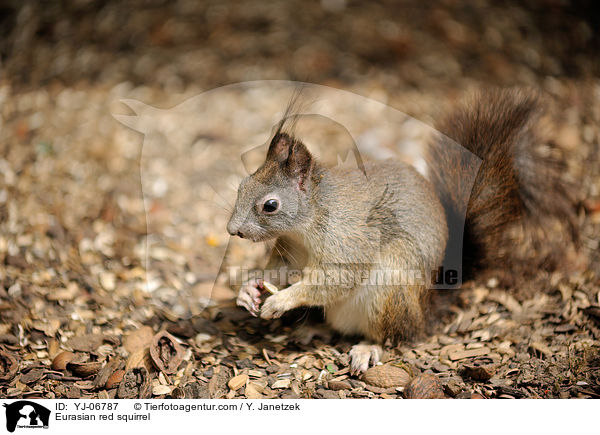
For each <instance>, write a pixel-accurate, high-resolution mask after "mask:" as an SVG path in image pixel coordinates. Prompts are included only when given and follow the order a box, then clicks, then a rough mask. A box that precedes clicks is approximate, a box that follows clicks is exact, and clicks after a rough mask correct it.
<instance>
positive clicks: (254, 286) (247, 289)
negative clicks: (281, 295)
mask: <svg viewBox="0 0 600 435" xmlns="http://www.w3.org/2000/svg"><path fill="white" fill-rule="evenodd" d="M264 291H265V288H264V286H263V280H262V279H259V278H254V279H251V280H249V281H247V282H245V283H244V284H242V287H241V288H240V292H239V293H238V297H237V300H236V304H237V305H238V306H240V307H242V308H245V309H246V310H248V311H249V312H250V314H252V315H253V316H254V317H257V316H258V307H259V306H260V296H261V295H262V294H263V292H264Z"/></svg>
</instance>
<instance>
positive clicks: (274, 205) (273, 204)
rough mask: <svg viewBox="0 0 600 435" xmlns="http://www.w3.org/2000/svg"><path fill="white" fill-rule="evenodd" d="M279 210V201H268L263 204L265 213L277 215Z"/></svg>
mask: <svg viewBox="0 0 600 435" xmlns="http://www.w3.org/2000/svg"><path fill="white" fill-rule="evenodd" d="M278 208H279V201H277V200H276V199H267V200H266V201H265V203H264V204H263V211H264V212H265V213H275V212H276V211H277V209H278Z"/></svg>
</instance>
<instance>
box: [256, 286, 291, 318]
mask: <svg viewBox="0 0 600 435" xmlns="http://www.w3.org/2000/svg"><path fill="white" fill-rule="evenodd" d="M297 306H298V305H297V304H296V303H295V300H294V297H293V295H292V292H291V291H289V290H281V291H279V292H278V293H275V294H274V295H271V296H269V297H268V298H267V299H266V300H265V302H264V303H263V306H262V308H261V310H260V317H262V318H263V319H277V318H279V317H281V316H283V313H285V312H286V311H289V310H291V309H294V308H296V307H297Z"/></svg>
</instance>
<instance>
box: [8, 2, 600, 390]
mask: <svg viewBox="0 0 600 435" xmlns="http://www.w3.org/2000/svg"><path fill="white" fill-rule="evenodd" d="M139 3H140V5H137V7H133V6H131V5H132V4H133V5H135V2H133V3H128V6H124V5H123V4H121V3H120V2H94V1H91V2H72V3H71V2H67V3H66V4H62V3H61V5H62V6H61V7H62V8H64V9H60V8H59V6H58V3H57V4H56V6H52V7H46V6H43V5H38V4H37V3H35V2H26V3H24V4H22V2H16V3H15V4H14V5H13V6H12V7H11V6H7V7H6V10H5V11H4V12H6V13H5V14H3V21H2V24H3V26H5V28H6V29H7V32H6V35H7V37H6V38H4V40H3V41H2V45H1V46H0V53H1V55H2V69H3V74H2V78H1V79H0V80H1V81H0V113H1V119H2V121H1V122H2V125H1V128H0V396H1V397H9V398H16V397H29V398H32V397H46V398H65V397H67V398H80V397H81V398H113V397H121V398H133V397H174V398H182V397H185V398H224V397H227V398H236V397H246V398H276V397H280V398H299V397H301V398H404V397H456V398H597V397H599V396H600V353H599V352H600V256H599V255H598V251H599V239H600V236H599V235H600V164H599V155H600V151H599V145H598V143H599V139H600V127H599V125H600V81H598V79H597V77H598V71H599V70H598V59H597V54H596V55H595V54H594V53H595V52H594V51H593V50H592V47H594V46H595V45H594V44H595V43H597V41H598V35H596V34H595V33H594V22H593V21H590V20H593V17H592V18H590V17H591V16H592V15H593V14H586V13H585V9H582V10H583V11H584V12H581V11H580V10H578V9H575V8H572V9H568V8H567V9H564V10H559V11H558V12H560V13H559V14H558V15H557V14H556V13H554V12H557V11H553V9H552V8H558V6H556V4H554V2H548V5H545V8H546V9H543V10H537V9H535V8H534V7H530V8H527V7H525V6H516V5H515V6H510V5H509V6H505V7H502V8H499V7H497V6H494V5H493V4H492V2H489V3H490V4H487V5H486V4H485V3H486V2H480V3H479V6H478V7H477V8H475V7H459V4H460V2H457V3H456V4H455V3H452V2H451V3H448V4H447V5H445V4H444V3H440V5H439V6H436V7H432V8H423V7H420V6H419V5H418V2H415V4H414V5H411V2H408V3H407V4H406V5H405V7H403V8H394V7H393V6H392V5H387V4H386V3H385V2H383V3H381V4H378V5H371V4H369V3H365V4H364V5H362V4H360V3H355V2H344V1H322V2H314V3H310V4H309V5H305V4H304V3H302V4H301V5H300V4H298V5H294V3H295V2H285V3H284V2H272V3H271V2H256V3H254V2H243V3H238V4H236V6H227V5H224V4H222V3H221V2H203V4H202V5H199V4H197V2H191V1H178V2H173V3H172V4H171V3H170V4H168V5H167V4H166V3H163V2H159V1H151V2H139ZM542 3H544V2H542ZM9 4H10V3H9ZM585 5H586V3H585V2H581V6H585ZM548 8H549V9H548ZM551 12H553V13H551ZM553 17H554V18H553ZM556 17H560V19H558V18H556ZM324 23H329V24H328V25H324ZM298 77H300V78H302V79H304V80H307V81H314V82H318V83H321V84H326V85H330V86H333V87H337V88H342V89H348V90H351V91H353V92H356V93H357V94H360V95H365V96H369V97H372V98H374V99H377V100H379V101H383V102H386V103H388V104H390V105H391V106H393V107H396V108H397V109H399V110H401V111H403V112H405V113H407V114H409V115H411V116H413V117H414V118H416V119H419V120H421V121H423V122H424V123H426V124H432V123H433V120H435V119H437V118H439V117H440V116H441V115H443V113H445V111H446V110H449V107H451V106H452V104H453V103H455V102H456V100H457V99H459V98H460V97H461V96H462V95H464V94H465V93H467V92H468V91H471V90H473V89H478V88H482V87H486V86H489V85H502V86H526V87H535V88H537V89H540V90H541V91H542V92H543V93H544V95H545V96H546V97H547V98H548V101H549V104H550V107H549V109H550V110H549V112H550V115H549V118H548V120H549V121H550V122H549V124H550V127H551V132H552V133H551V135H550V140H551V141H552V143H553V145H555V147H556V148H557V149H559V150H561V155H562V156H563V157H564V159H566V160H567V162H568V169H567V171H565V177H566V178H568V179H570V180H572V181H575V182H576V183H577V185H578V199H579V203H580V205H579V210H578V214H579V224H580V227H581V232H582V238H581V239H582V240H581V247H580V249H579V254H578V256H577V261H571V256H572V253H571V252H570V251H568V250H565V264H568V265H569V267H567V269H568V270H565V271H561V272H549V271H545V270H540V271H539V273H537V274H536V276H535V277H534V278H532V279H531V280H528V281H524V280H519V279H514V280H510V279H506V275H507V274H508V275H510V271H506V270H505V271H502V272H498V273H497V274H495V273H494V272H493V271H492V272H490V273H487V274H485V276H482V277H481V278H479V279H476V280H474V281H469V282H467V283H465V285H464V286H463V289H461V290H459V291H453V292H449V293H448V294H445V295H441V296H440V297H436V298H434V302H435V303H436V304H440V306H442V307H443V309H442V310H441V312H442V314H440V315H439V316H436V318H437V319H438V320H437V321H436V322H433V324H432V326H431V331H430V334H428V335H426V336H424V337H423V338H421V339H420V340H418V341H416V342H415V343H403V344H401V345H399V346H397V347H388V348H387V349H386V355H385V356H384V360H383V364H381V365H379V366H377V367H375V368H373V369H371V370H369V371H368V372H367V373H366V374H365V375H363V376H361V377H354V376H350V374H349V370H348V351H349V349H350V347H351V346H352V345H353V344H355V343H356V339H353V338H348V337H340V336H338V335H336V334H334V333H332V332H331V331H328V330H327V329H326V328H325V329H324V328H322V327H321V326H322V325H320V324H319V313H318V312H316V313H314V312H311V313H308V312H305V311H302V310H299V311H297V312H294V313H291V314H290V315H288V316H285V317H284V318H282V319H278V320H276V321H263V320H261V319H256V318H253V317H251V316H250V315H249V314H248V313H246V312H245V311H243V310H241V309H239V308H237V307H236V306H235V303H234V302H233V299H234V297H235V291H236V289H235V288H232V287H231V286H229V285H228V282H227V281H226V280H225V279H224V278H222V277H221V278H219V279H218V280H217V283H216V285H214V288H213V283H214V280H213V279H212V278H213V277H212V276H211V273H210V272H209V271H210V270H213V269H214V268H215V267H218V266H219V265H220V262H221V260H222V255H221V253H222V252H223V250H224V249H225V248H227V249H228V252H229V253H230V257H229V258H230V260H228V261H230V262H235V261H239V262H244V263H246V264H249V265H252V266H258V265H260V264H262V263H263V261H264V257H265V255H266V249H265V248H264V247H263V246H252V245H250V244H249V243H245V242H244V241H241V242H240V241H238V242H231V243H230V241H229V236H228V234H227V233H226V230H225V223H226V219H227V210H226V209H223V204H221V205H219V204H218V203H219V201H217V200H216V199H215V202H205V203H202V204H194V203H186V200H187V198H189V196H186V194H187V193H188V192H187V191H186V188H187V189H192V188H193V186H194V184H193V183H188V184H186V183H181V182H180V181H181V180H180V179H179V177H180V175H181V173H185V171H184V169H190V168H184V166H185V164H186V163H185V162H179V163H180V165H179V166H178V165H171V166H169V165H162V166H161V165H159V166H160V167H158V168H154V169H155V170H156V173H158V174H160V177H162V178H158V179H157V182H156V183H154V184H152V188H151V189H150V192H147V191H144V192H143V189H142V183H141V182H140V179H141V178H142V181H143V174H141V171H142V169H141V168H142V167H143V164H144V163H143V159H142V156H141V147H142V143H143V140H144V138H143V136H142V135H141V134H139V133H137V132H135V131H133V130H131V129H128V128H127V127H125V126H123V125H122V124H120V123H119V122H118V121H117V120H116V119H115V118H114V117H113V114H131V113H130V112H128V109H127V108H125V107H124V106H123V104H122V103H120V102H119V101H120V100H121V99H123V98H128V99H137V100H140V101H143V102H145V103H147V104H149V105H153V106H157V107H161V108H169V107H172V106H174V105H176V104H179V103H181V102H183V101H185V100H186V99H187V98H190V97H193V96H195V95H197V94H199V93H200V92H201V91H205V90H209V89H212V88H215V87H217V86H220V85H223V84H227V83H234V82H238V81H245V80H254V79H275V78H276V79H296V78H298ZM238 106H241V103H240V102H239V101H237V100H236V95H235V94H231V95H228V99H226V100H224V101H223V104H222V107H220V108H219V110H221V111H226V112H231V113H235V110H236V107H238ZM215 110H216V109H215ZM216 113H218V110H216ZM167 122H168V121H167ZM267 127H268V126H267ZM166 128H167V129H171V130H173V131H175V132H176V133H177V134H176V135H175V136H174V139H173V137H165V138H164V140H165V141H167V142H168V141H169V140H171V141H175V142H177V143H178V144H179V145H180V146H183V147H190V149H194V147H195V146H196V145H197V144H201V145H202V146H203V147H204V148H202V149H205V150H207V151H203V152H201V153H199V154H198V155H196V158H195V159H191V160H190V162H189V164H190V167H191V168H192V169H193V168H194V167H195V168H196V170H197V172H198V173H199V174H208V175H207V176H210V179H211V180H216V181H215V182H216V183H222V184H223V185H225V184H227V185H230V184H235V181H236V180H237V178H235V175H236V174H237V172H236V170H235V168H234V166H235V164H237V163H235V164H234V163H233V162H234V159H235V162H239V154H237V153H236V152H235V150H232V148H231V147H229V148H228V147H227V146H226V145H227V141H228V137H227V129H226V128H224V127H223V128H221V129H220V130H219V126H218V125H217V126H216V133H215V134H214V135H211V136H198V135H196V134H195V131H194V130H193V129H192V130H191V131H185V129H181V128H180V126H179V125H176V124H175V125H167V126H166ZM179 130H182V131H179ZM249 130H252V128H250V127H249ZM267 133H268V131H267ZM251 142H252V143H260V142H256V141H254V140H253V141H251ZM392 145H393V144H392ZM392 145H390V146H389V147H387V148H388V151H389V152H392V154H393V146H392ZM169 146H173V144H172V143H169ZM196 148H197V147H196ZM390 150H392V151H390ZM179 163H178V164H179ZM194 165H196V166H194ZM180 170H181V172H180ZM165 186H178V192H179V193H180V194H181V195H180V196H176V197H175V199H174V200H175V201H179V203H180V204H181V203H186V204H189V207H186V208H185V212H184V213H183V214H182V215H181V216H179V215H178V216H177V219H175V218H174V217H173V216H172V215H171V214H170V213H171V212H172V210H173V208H172V207H171V205H170V204H168V203H167V201H166V200H165V199H161V198H164V195H163V192H164V191H165V189H167V187H165ZM181 186H183V187H181ZM186 186H187V187H186ZM229 187H231V186H229ZM143 193H144V194H149V195H150V196H149V197H150V199H151V201H150V202H148V203H147V204H146V207H145V204H144V200H143V196H142V194H143ZM191 193H193V192H191ZM225 203H226V204H225V206H227V201H225ZM161 232H162V233H164V234H167V235H171V236H172V235H173V234H175V235H177V237H170V238H168V240H167V241H166V242H165V243H163V244H161V245H160V246H156V245H155V244H153V243H154V240H153V239H152V237H151V235H152V234H155V233H161ZM181 234H183V236H181ZM146 260H147V261H146Z"/></svg>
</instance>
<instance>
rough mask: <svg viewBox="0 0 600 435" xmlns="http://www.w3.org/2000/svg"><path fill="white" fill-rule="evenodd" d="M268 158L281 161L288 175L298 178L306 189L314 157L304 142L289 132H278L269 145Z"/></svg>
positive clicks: (300, 184) (301, 186)
mask: <svg viewBox="0 0 600 435" xmlns="http://www.w3.org/2000/svg"><path fill="white" fill-rule="evenodd" d="M267 160H273V161H276V162H278V163H280V165H281V168H282V169H283V170H284V171H285V173H286V175H287V176H288V177H290V178H297V179H298V187H299V188H300V189H301V190H306V180H307V179H308V177H309V175H310V172H311V170H312V167H313V157H312V155H311V154H310V152H309V151H308V149H307V148H306V146H305V145H304V144H303V143H302V142H300V141H298V140H296V139H294V138H292V137H291V136H290V135H289V134H287V133H278V134H277V135H275V137H274V138H273V140H272V141H271V144H270V145H269V151H268V152H267Z"/></svg>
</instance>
